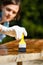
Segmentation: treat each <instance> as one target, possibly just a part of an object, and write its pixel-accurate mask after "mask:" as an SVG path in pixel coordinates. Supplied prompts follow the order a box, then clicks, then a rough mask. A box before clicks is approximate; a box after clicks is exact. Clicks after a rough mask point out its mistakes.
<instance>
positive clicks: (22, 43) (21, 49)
mask: <svg viewBox="0 0 43 65" xmlns="http://www.w3.org/2000/svg"><path fill="white" fill-rule="evenodd" d="M19 52H26V42H25V39H24V34H22V37H21V40H20V42H19Z"/></svg>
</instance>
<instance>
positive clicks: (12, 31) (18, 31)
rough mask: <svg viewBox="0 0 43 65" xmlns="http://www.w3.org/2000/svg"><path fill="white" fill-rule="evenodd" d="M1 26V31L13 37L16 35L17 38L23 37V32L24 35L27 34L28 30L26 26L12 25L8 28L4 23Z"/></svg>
mask: <svg viewBox="0 0 43 65" xmlns="http://www.w3.org/2000/svg"><path fill="white" fill-rule="evenodd" d="M0 28H1V31H0V32H1V33H3V34H6V35H9V36H11V37H15V38H16V39H21V36H22V34H24V36H27V31H26V29H25V28H24V27H19V26H12V27H9V28H7V27H5V26H3V25H0Z"/></svg>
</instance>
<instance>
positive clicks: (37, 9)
mask: <svg viewBox="0 0 43 65" xmlns="http://www.w3.org/2000/svg"><path fill="white" fill-rule="evenodd" d="M21 6H22V13H21V14H22V18H21V22H22V26H24V27H25V28H26V29H27V32H28V37H29V38H43V18H42V17H43V2H42V0H23V1H22V3H21Z"/></svg>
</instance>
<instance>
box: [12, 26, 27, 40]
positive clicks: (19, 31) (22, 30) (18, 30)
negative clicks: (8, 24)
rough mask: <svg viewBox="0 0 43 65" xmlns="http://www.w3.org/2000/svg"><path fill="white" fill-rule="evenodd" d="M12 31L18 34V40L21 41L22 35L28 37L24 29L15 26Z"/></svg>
mask: <svg viewBox="0 0 43 65" xmlns="http://www.w3.org/2000/svg"><path fill="white" fill-rule="evenodd" d="M12 29H13V30H15V32H16V35H15V38H16V39H17V40H18V39H21V37H22V34H24V36H27V31H26V29H25V28H24V27H19V26H13V27H12Z"/></svg>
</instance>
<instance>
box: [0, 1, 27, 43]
mask: <svg viewBox="0 0 43 65" xmlns="http://www.w3.org/2000/svg"><path fill="white" fill-rule="evenodd" d="M2 3H3V6H2V21H1V23H3V25H2V24H1V23H0V42H2V40H3V39H4V38H5V37H6V35H8V36H11V37H15V38H16V39H17V40H18V39H21V36H22V34H24V36H27V31H26V29H25V28H24V27H20V26H18V25H14V26H11V27H9V23H10V21H11V20H13V19H16V18H18V17H19V16H18V13H19V10H20V0H3V1H2Z"/></svg>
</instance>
